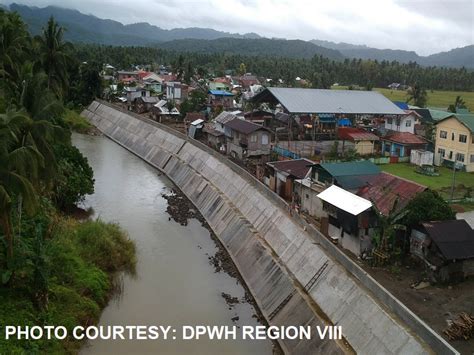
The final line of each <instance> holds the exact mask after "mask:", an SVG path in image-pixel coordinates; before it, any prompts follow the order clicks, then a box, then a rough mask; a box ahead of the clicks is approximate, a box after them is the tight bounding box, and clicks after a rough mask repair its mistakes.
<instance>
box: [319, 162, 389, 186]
mask: <svg viewBox="0 0 474 355" xmlns="http://www.w3.org/2000/svg"><path fill="white" fill-rule="evenodd" d="M380 171H381V170H380V168H379V167H378V166H377V165H375V164H374V163H372V162H370V161H368V160H362V161H351V162H342V163H316V164H314V165H313V166H312V170H311V179H312V180H313V181H314V182H319V183H320V184H323V185H326V186H329V185H332V184H336V185H338V186H339V187H341V188H343V189H345V190H348V191H357V189H359V188H360V187H361V186H363V185H365V184H366V183H367V181H370V179H372V178H373V177H374V176H376V175H378V174H379V173H380Z"/></svg>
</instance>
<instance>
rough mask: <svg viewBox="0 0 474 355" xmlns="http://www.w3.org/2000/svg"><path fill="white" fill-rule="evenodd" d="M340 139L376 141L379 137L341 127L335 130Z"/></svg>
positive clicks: (355, 129)
mask: <svg viewBox="0 0 474 355" xmlns="http://www.w3.org/2000/svg"><path fill="white" fill-rule="evenodd" d="M337 134H338V136H339V138H340V139H346V140H351V141H378V140H379V137H378V136H377V135H375V134H373V133H370V132H367V131H364V130H363V129H360V128H354V127H341V128H339V129H338V130H337Z"/></svg>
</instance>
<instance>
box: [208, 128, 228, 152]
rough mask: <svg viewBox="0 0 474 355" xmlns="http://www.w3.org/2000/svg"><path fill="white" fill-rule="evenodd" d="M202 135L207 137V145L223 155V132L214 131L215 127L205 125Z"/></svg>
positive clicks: (224, 147) (224, 148) (224, 149)
mask: <svg viewBox="0 0 474 355" xmlns="http://www.w3.org/2000/svg"><path fill="white" fill-rule="evenodd" d="M203 133H204V134H205V135H206V137H207V140H206V142H207V145H208V146H210V147H212V148H214V149H215V150H217V151H219V152H221V153H225V151H226V146H225V135H224V132H223V131H219V130H217V129H215V126H214V125H212V124H205V125H204V128H203Z"/></svg>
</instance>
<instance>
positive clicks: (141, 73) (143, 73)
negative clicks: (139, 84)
mask: <svg viewBox="0 0 474 355" xmlns="http://www.w3.org/2000/svg"><path fill="white" fill-rule="evenodd" d="M150 74H151V72H149V71H144V70H140V71H139V72H138V77H139V78H140V80H142V79H143V78H144V77H146V76H148V75H150Z"/></svg>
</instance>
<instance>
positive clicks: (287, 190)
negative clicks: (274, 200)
mask: <svg viewBox="0 0 474 355" xmlns="http://www.w3.org/2000/svg"><path fill="white" fill-rule="evenodd" d="M312 165H314V161H312V160H309V159H305V158H303V159H293V160H280V161H271V162H268V163H267V169H266V174H265V178H264V179H265V182H266V184H267V185H268V187H269V188H270V190H272V191H274V192H276V193H277V194H279V195H280V196H281V197H283V198H284V199H285V200H287V201H291V200H292V199H293V194H294V192H296V193H298V191H297V190H296V191H294V186H295V180H298V179H305V178H307V177H308V176H309V175H310V173H311V166H312Z"/></svg>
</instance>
